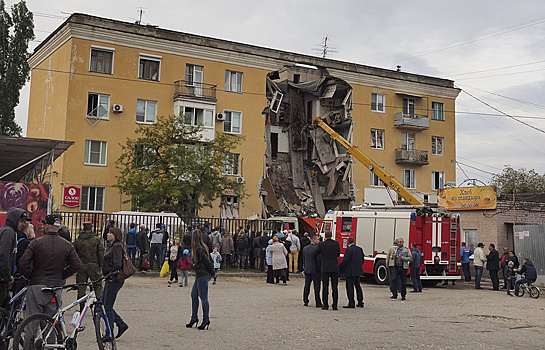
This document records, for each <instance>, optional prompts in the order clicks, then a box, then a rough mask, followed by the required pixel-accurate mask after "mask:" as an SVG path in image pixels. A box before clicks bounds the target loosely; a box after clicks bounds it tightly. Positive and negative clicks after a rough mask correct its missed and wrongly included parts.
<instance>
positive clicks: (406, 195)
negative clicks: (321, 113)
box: [314, 117, 424, 205]
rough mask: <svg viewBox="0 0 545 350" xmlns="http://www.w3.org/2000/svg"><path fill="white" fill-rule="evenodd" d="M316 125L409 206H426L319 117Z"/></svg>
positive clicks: (315, 122)
mask: <svg viewBox="0 0 545 350" xmlns="http://www.w3.org/2000/svg"><path fill="white" fill-rule="evenodd" d="M314 125H316V126H319V127H321V128H322V129H324V131H325V132H327V133H328V134H329V135H330V136H331V138H332V139H334V140H336V141H337V142H338V143H340V144H341V146H343V147H344V148H346V151H347V152H348V153H349V154H351V155H352V156H353V157H354V158H356V159H357V160H359V161H360V162H361V163H362V164H363V165H365V166H366V167H367V169H369V170H370V171H371V172H373V174H375V175H377V176H378V177H379V178H380V179H381V180H382V182H384V184H385V185H386V186H388V187H389V188H391V189H392V190H394V191H395V192H396V193H397V194H399V195H400V196H401V197H403V199H405V200H406V201H407V202H408V203H409V204H411V205H424V203H422V202H421V201H420V200H419V199H418V198H416V197H415V196H414V195H413V194H412V193H410V192H409V191H407V189H406V188H405V187H403V185H402V184H401V183H399V181H397V180H396V179H394V178H393V177H392V175H390V174H388V173H387V172H386V171H384V170H382V169H381V168H380V167H379V166H378V165H376V164H375V162H373V161H372V160H371V158H369V157H367V156H366V155H365V154H363V152H362V151H360V150H359V149H357V148H356V146H354V145H352V144H351V143H350V142H348V141H347V140H346V139H345V138H344V137H342V136H341V135H339V134H338V133H337V132H335V131H334V130H333V129H331V128H330V127H329V125H327V124H326V123H325V122H324V121H323V120H322V119H321V118H320V117H317V118H316V119H315V120H314Z"/></svg>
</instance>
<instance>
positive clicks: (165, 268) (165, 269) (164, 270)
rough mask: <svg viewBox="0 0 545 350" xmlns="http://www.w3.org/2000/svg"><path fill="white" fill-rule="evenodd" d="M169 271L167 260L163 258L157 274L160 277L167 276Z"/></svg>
mask: <svg viewBox="0 0 545 350" xmlns="http://www.w3.org/2000/svg"><path fill="white" fill-rule="evenodd" d="M169 272H170V266H169V265H168V261H166V260H165V263H164V264H163V267H162V268H161V273H160V274H159V275H160V276H161V277H167V276H168V273H169Z"/></svg>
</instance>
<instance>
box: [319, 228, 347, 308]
mask: <svg viewBox="0 0 545 350" xmlns="http://www.w3.org/2000/svg"><path fill="white" fill-rule="evenodd" d="M332 237H333V234H332V233H331V230H326V231H325V241H323V242H320V244H318V247H316V250H315V251H314V256H318V255H321V257H322V268H321V270H322V304H323V306H322V310H327V309H328V308H329V304H328V297H329V280H331V294H332V295H333V303H332V304H331V307H332V309H333V310H337V301H338V300H339V290H338V288H337V286H338V284H339V263H338V262H337V258H338V257H339V255H341V247H339V242H337V241H334V240H333V239H332Z"/></svg>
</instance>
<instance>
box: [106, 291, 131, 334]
mask: <svg viewBox="0 0 545 350" xmlns="http://www.w3.org/2000/svg"><path fill="white" fill-rule="evenodd" d="M123 283H125V281H121V282H116V281H106V283H105V284H104V289H103V290H102V297H101V300H102V302H103V303H104V309H105V310H106V315H107V316H108V323H109V324H110V329H111V330H113V326H114V323H115V324H116V325H117V326H118V327H119V326H122V325H125V324H126V323H125V321H123V319H122V318H121V316H119V315H118V314H117V312H116V311H115V310H114V303H115V299H116V298H117V293H119V290H120V289H121V287H123Z"/></svg>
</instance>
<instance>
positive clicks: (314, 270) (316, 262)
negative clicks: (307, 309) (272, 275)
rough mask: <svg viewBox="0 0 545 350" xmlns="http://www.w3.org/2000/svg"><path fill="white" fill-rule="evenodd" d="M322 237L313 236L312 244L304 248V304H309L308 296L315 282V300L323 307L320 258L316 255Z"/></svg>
mask: <svg viewBox="0 0 545 350" xmlns="http://www.w3.org/2000/svg"><path fill="white" fill-rule="evenodd" d="M319 242H320V237H319V236H318V235H314V236H312V238H311V239H310V244H309V245H307V246H306V247H305V248H303V254H301V256H302V257H303V266H304V267H305V268H304V271H303V272H304V273H305V287H304V288H303V303H304V304H303V305H304V306H308V296H309V294H310V284H311V283H313V284H314V300H315V301H316V307H322V306H323V305H322V300H321V299H320V281H321V280H322V278H321V276H320V259H319V257H316V256H315V255H314V251H315V250H316V248H317V247H318V243H319Z"/></svg>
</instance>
